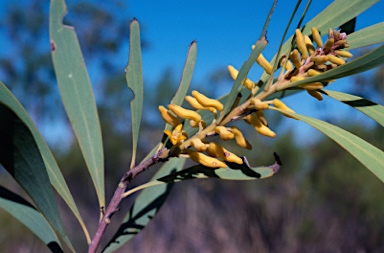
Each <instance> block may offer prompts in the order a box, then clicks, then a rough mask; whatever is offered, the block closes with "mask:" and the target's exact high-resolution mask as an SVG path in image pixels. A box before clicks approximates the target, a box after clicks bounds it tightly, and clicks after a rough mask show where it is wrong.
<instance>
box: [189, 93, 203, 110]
mask: <svg viewBox="0 0 384 253" xmlns="http://www.w3.org/2000/svg"><path fill="white" fill-rule="evenodd" d="M185 101H187V102H188V103H189V104H190V105H191V106H192V107H193V108H195V109H196V110H205V109H207V108H205V107H204V106H202V105H201V104H200V103H199V102H197V100H196V98H194V97H192V96H185Z"/></svg>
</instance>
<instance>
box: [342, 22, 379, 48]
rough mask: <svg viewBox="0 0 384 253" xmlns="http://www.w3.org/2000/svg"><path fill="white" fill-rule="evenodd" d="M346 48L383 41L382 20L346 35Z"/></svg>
mask: <svg viewBox="0 0 384 253" xmlns="http://www.w3.org/2000/svg"><path fill="white" fill-rule="evenodd" d="M347 38H348V43H349V48H348V50H352V49H355V48H360V47H365V46H370V45H374V44H378V43H383V42H384V22H381V23H378V24H374V25H372V26H369V27H366V28H364V29H361V30H359V31H356V32H354V33H351V34H349V35H348V37H347Z"/></svg>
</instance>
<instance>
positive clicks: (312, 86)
mask: <svg viewBox="0 0 384 253" xmlns="http://www.w3.org/2000/svg"><path fill="white" fill-rule="evenodd" d="M300 87H302V88H304V89H306V90H320V89H322V88H324V84H322V83H321V82H314V83H307V84H303V85H300Z"/></svg>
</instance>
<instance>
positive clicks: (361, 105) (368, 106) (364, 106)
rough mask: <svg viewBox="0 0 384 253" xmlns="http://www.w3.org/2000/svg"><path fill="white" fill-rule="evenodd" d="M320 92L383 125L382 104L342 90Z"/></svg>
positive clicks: (383, 108)
mask: <svg viewBox="0 0 384 253" xmlns="http://www.w3.org/2000/svg"><path fill="white" fill-rule="evenodd" d="M321 92H322V93H323V94H325V95H327V96H329V97H331V98H334V99H336V100H339V101H340V102H343V103H344V104H347V105H349V106H352V107H353V108H355V109H357V110H359V111H361V112H362V113H364V114H365V115H367V116H368V117H370V118H372V119H373V120H374V121H376V122H377V123H379V124H380V125H381V126H383V127H384V106H382V105H379V104H376V103H374V102H372V101H369V100H367V99H364V98H362V97H358V96H354V95H350V94H346V93H343V92H338V91H331V90H321Z"/></svg>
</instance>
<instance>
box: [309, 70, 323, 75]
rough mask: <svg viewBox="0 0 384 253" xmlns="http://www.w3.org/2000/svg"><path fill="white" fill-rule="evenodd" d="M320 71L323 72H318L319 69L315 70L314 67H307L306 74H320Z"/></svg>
mask: <svg viewBox="0 0 384 253" xmlns="http://www.w3.org/2000/svg"><path fill="white" fill-rule="evenodd" d="M322 73H323V72H320V71H318V70H315V69H309V70H308V72H307V74H308V75H309V76H317V75H320V74H322Z"/></svg>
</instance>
